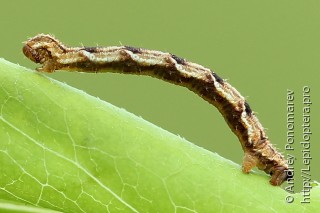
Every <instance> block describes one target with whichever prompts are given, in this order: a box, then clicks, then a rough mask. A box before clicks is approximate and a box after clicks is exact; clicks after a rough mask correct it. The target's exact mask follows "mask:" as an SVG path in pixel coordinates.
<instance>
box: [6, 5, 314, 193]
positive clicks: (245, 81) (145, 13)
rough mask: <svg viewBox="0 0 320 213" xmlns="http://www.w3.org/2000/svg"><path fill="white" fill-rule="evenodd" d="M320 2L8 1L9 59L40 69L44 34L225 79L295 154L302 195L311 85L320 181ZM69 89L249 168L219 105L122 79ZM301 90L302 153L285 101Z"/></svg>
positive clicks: (160, 85)
mask: <svg viewBox="0 0 320 213" xmlns="http://www.w3.org/2000/svg"><path fill="white" fill-rule="evenodd" d="M319 8H320V1H316V0H313V1H311V0H308V1H298V0H290V1H289V0H282V1H276V0H271V1H254V0H242V1H222V0H220V1H218V0H211V1H189V2H187V1H170V0H162V1H141V0H136V1H128V0H127V1H110V0H105V1H93V0H92V1H81V0H78V1H74V0H70V1H62V0H55V1H40V0H33V1H19V2H16V1H3V2H2V3H1V7H0V24H1V40H0V57H3V58H5V59H7V60H9V61H11V62H14V63H18V64H20V65H23V66H26V67H29V68H31V69H34V68H35V67H37V65H35V64H33V63H32V62H30V61H29V60H28V59H26V58H25V57H24V55H23V54H22V51H21V47H22V42H23V41H25V40H26V39H28V38H29V37H32V36H35V35H36V34H38V33H50V34H53V35H55V36H56V37H57V38H59V39H60V40H61V41H62V42H64V43H65V44H68V45H70V46H79V45H81V44H84V45H85V46H96V45H100V46H105V45H121V44H123V45H130V46H135V47H143V48H148V49H155V50H162V51H168V52H171V53H174V54H176V55H178V56H180V57H184V58H186V59H188V60H189V61H192V62H195V63H199V64H201V65H204V66H206V67H209V68H211V69H213V70H214V71H216V72H217V73H218V74H219V75H220V76H221V77H223V78H225V79H228V81H229V82H230V83H231V84H232V85H233V86H234V87H236V88H237V89H238V90H239V91H240V92H241V94H242V95H243V96H245V97H247V99H248V102H249V103H250V105H251V107H252V109H253V110H254V111H256V112H257V114H258V117H259V119H260V121H261V122H262V124H263V125H264V127H265V128H267V132H268V135H269V137H270V139H271V141H272V142H273V143H274V144H276V145H277V147H278V148H279V149H280V150H281V151H282V152H284V154H285V155H286V154H294V155H295V157H296V158H297V159H296V163H295V174H296V176H295V177H296V180H295V190H296V191H299V190H301V186H302V180H301V178H300V176H301V173H300V169H301V168H302V167H301V166H302V162H301V161H302V159H301V146H300V144H299V142H300V141H301V139H302V136H301V131H302V127H301V124H302V108H301V107H302V104H301V102H302V87H303V86H304V85H308V86H309V87H310V88H311V98H312V102H313V104H312V115H311V116H312V117H311V121H312V122H311V125H312V131H313V135H312V140H311V143H312V148H311V149H312V152H311V154H312V158H313V159H312V163H311V170H312V173H311V174H312V179H317V180H318V181H319V180H320V170H319V167H318V165H319V163H320V142H319V140H320V136H319V131H317V130H318V129H319V128H320V124H319V123H320V122H319V121H320V119H319V116H320V115H319V112H320V104H319V99H320V97H319V95H320V85H319V83H318V80H319V76H320V74H319V67H320V66H319V65H320V60H319V56H320V51H319V50H320V42H319V38H320V13H319ZM48 76H50V77H51V78H55V79H57V80H59V81H62V82H66V83H67V84H69V85H72V86H74V87H76V88H79V89H81V90H84V91H86V92H87V93H89V94H91V95H93V96H96V97H99V98H100V99H103V100H105V101H107V102H109V103H112V104H114V105H116V106H118V107H122V108H125V109H126V110H127V111H130V112H132V113H134V114H136V115H138V116H141V117H143V118H144V119H145V120H148V121H150V122H152V123H154V124H156V125H158V126H160V127H162V128H164V129H166V130H168V131H170V132H172V133H174V134H178V135H181V136H182V137H185V138H186V139H188V140H189V141H191V142H193V143H196V144H198V145H199V146H202V147H204V148H206V149H208V150H211V151H213V152H217V153H219V154H220V155H222V156H223V157H225V158H228V159H231V160H232V161H235V162H237V163H238V164H241V162H242V157H243V152H242V150H241V148H240V144H239V142H238V139H237V138H236V137H235V136H234V135H233V134H232V132H231V131H230V130H229V128H228V127H227V125H226V123H225V122H224V120H223V118H222V116H221V115H220V114H219V113H218V111H217V110H216V109H215V108H214V107H212V106H211V105H209V104H207V103H206V102H204V101H203V100H202V99H201V98H199V97H197V96H196V95H195V94H193V93H192V92H190V91H188V90H187V89H185V88H181V87H177V86H174V85H170V84H168V83H165V82H161V81H160V80H157V79H152V78H150V77H142V76H126V75H120V74H110V73H106V74H83V73H67V72H57V73H54V74H50V75H49V74H48ZM287 89H291V90H294V91H295V133H296V134H295V142H296V143H295V146H294V147H295V151H294V152H292V151H285V149H284V146H285V144H286V138H287V137H286V134H287V129H286V102H287V100H286V93H287Z"/></svg>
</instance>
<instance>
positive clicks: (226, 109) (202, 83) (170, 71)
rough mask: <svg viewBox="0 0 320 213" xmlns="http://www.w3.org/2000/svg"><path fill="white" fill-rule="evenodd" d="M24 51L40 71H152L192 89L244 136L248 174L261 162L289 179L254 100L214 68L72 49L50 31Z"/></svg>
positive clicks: (167, 57) (134, 51) (170, 58)
mask: <svg viewBox="0 0 320 213" xmlns="http://www.w3.org/2000/svg"><path fill="white" fill-rule="evenodd" d="M23 53H24V54H25V55H26V56H27V57H28V58H29V59H30V60H32V61H34V62H35V63H40V64H42V67H40V68H37V70H38V71H43V72H49V73H50V72H54V71H55V70H76V71H84V72H93V73H96V72H117V73H125V74H137V75H149V76H152V77H155V78H159V79H162V80H164V81H168V82H171V83H173V84H177V85H180V86H184V87H187V88H188V89H189V90H191V91H193V92H195V93H196V94H198V95H199V96H200V97H202V98H203V99H204V100H206V101H208V102H209V103H210V104H212V105H214V106H215V107H217V108H218V110H219V111H220V113H221V114H222V116H223V117H224V119H225V121H226V122H227V124H228V125H229V127H230V128H231V130H232V131H233V132H234V133H235V134H236V136H237V137H238V139H239V141H240V143H241V146H242V149H243V151H244V158H243V164H242V171H243V172H244V173H249V172H250V170H251V169H252V168H253V167H255V166H257V167H258V168H259V169H260V170H264V171H265V172H266V173H267V174H270V175H271V180H270V183H271V184H272V185H276V186H278V185H281V184H282V183H283V182H284V181H285V180H286V179H287V178H289V175H288V172H287V171H288V165H287V163H286V160H285V159H284V157H283V156H282V155H281V154H280V153H279V152H278V151H277V150H276V149H275V148H274V146H273V145H272V144H271V143H270V141H269V139H268V137H267V135H266V133H265V131H264V129H263V127H262V125H261V124H260V122H259V120H258V118H257V117H256V115H255V113H254V112H253V111H252V110H251V108H250V106H249V104H248V102H246V100H245V99H244V97H243V96H241V95H240V93H239V92H238V91H237V90H236V89H235V88H234V87H232V86H231V85H230V84H229V83H227V82H226V81H224V80H223V79H222V78H220V77H219V76H218V75H217V74H216V73H214V72H212V71H211V70H210V69H208V68H205V67H203V66H201V65H198V64H195V63H192V62H189V61H187V60H185V59H183V58H180V57H178V56H176V55H173V54H170V53H164V52H161V51H156V50H146V49H142V48H135V47H129V46H110V47H73V48H70V47H66V46H65V45H63V44H62V43H61V42H60V41H58V40H57V39H55V38H54V37H52V36H50V35H45V34H39V35H37V36H35V37H33V38H31V39H29V40H28V41H26V42H25V45H24V47H23ZM290 177H291V176H290Z"/></svg>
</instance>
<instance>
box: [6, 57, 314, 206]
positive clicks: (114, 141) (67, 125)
mask: <svg viewBox="0 0 320 213" xmlns="http://www.w3.org/2000/svg"><path fill="white" fill-rule="evenodd" d="M0 79H1V87H0V103H1V115H0V162H1V166H0V199H2V200H7V201H10V202H19V203H21V204H23V205H28V206H38V207H43V208H47V209H53V210H58V211H63V212H316V210H317V209H318V208H319V206H320V188H319V186H315V187H314V188H313V189H312V191H311V204H304V205H303V204H300V201H301V199H302V196H301V194H294V195H292V196H293V197H294V198H295V202H293V203H291V204H287V203H286V202H285V198H286V196H287V195H290V194H288V193H287V192H286V191H285V190H283V189H281V188H280V187H274V186H271V185H270V184H269V182H268V180H269V177H268V176H267V175H260V174H256V173H251V174H249V175H245V174H243V173H242V172H241V169H240V166H239V165H237V164H235V163H233V162H231V161H229V160H226V159H224V158H222V157H220V156H219V155H217V154H215V153H211V152H209V151H207V150H204V149H202V148H200V147H197V146H196V145H194V144H192V143H190V142H188V141H186V140H184V139H182V138H180V137H178V136H175V135H173V134H171V133H169V132H167V131H165V130H163V129H160V128H159V127H156V126H154V125H153V124H150V123H148V122H147V121H145V120H143V119H141V118H139V117H136V116H134V115H132V114H130V113H128V112H126V111H125V110H123V109H119V108H117V107H114V106H112V105H111V104H108V103H106V102H103V101H101V100H99V99H97V98H94V97H91V96H89V95H87V94H85V93H84V92H81V91H79V90H76V89H74V88H71V87H69V86H67V85H65V84H62V83H60V82H57V81H55V80H52V79H50V78H47V77H45V76H44V75H42V74H39V73H36V72H34V71H31V70H28V69H26V68H23V67H20V66H17V65H14V64H11V63H9V62H7V61H5V60H3V59H1V60H0ZM212 140H214V137H213V138H212ZM235 140H236V139H235ZM215 142H216V143H219V141H215ZM236 148H239V147H236ZM239 151H240V148H239ZM9 204H10V203H9ZM1 208H3V205H0V210H1Z"/></svg>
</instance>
